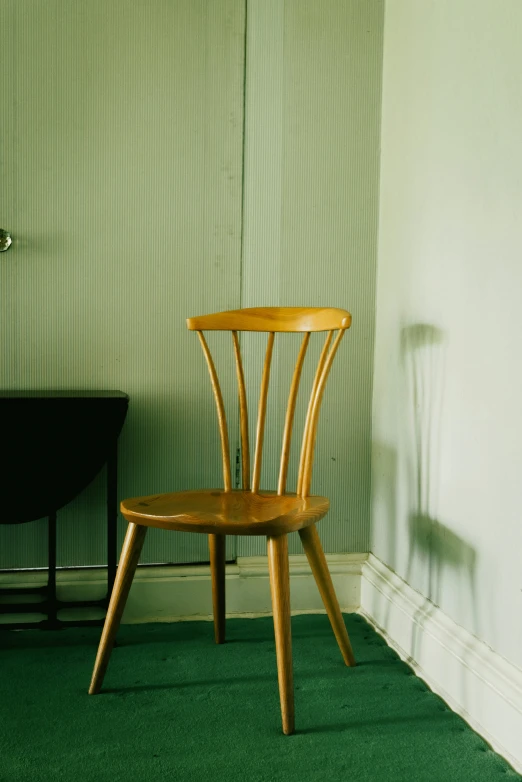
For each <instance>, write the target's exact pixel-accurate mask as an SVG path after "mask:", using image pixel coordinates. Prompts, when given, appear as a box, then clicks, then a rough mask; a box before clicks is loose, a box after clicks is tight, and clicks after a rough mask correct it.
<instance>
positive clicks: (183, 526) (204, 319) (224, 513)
mask: <svg viewBox="0 0 522 782" xmlns="http://www.w3.org/2000/svg"><path fill="white" fill-rule="evenodd" d="M350 323H351V315H350V314H349V313H348V312H346V311H345V310H340V309H327V308H319V307H305V308H300V307H266V308H257V309H254V308H253V309H242V310H235V311H230V312H219V313H216V314H213V315H203V316H201V317H196V318H189V319H188V320H187V326H188V328H189V329H190V330H192V331H196V332H197V335H198V337H199V340H200V342H201V346H202V348H203V353H204V355H205V359H206V362H207V365H208V370H209V373H210V379H211V383H212V388H213V391H214V397H215V401H216V406H217V413H218V419H219V428H220V433H221V447H222V459H223V477H224V490H218V489H213V490H210V489H208V490H204V491H186V492H179V493H173V494H161V495H155V496H149V497H137V498H134V499H130V500H124V501H123V502H122V503H121V512H122V514H123V516H124V517H125V519H127V521H128V522H129V526H128V529H127V534H126V537H125V542H124V544H123V549H122V553H121V558H120V563H119V567H118V572H117V576H116V582H115V584H114V589H113V591H112V595H111V600H110V605H109V609H108V612H107V617H106V620H105V625H104V628H103V632H102V637H101V641H100V646H99V649H98V655H97V657H96V662H95V665H94V672H93V676H92V681H91V686H90V689H89V693H90V694H95V693H98V692H99V690H100V688H101V685H102V682H103V677H104V675H105V671H106V669H107V665H108V662H109V657H110V654H111V651H112V647H113V644H114V639H115V636H116V632H117V630H118V626H119V624H120V620H121V616H122V613H123V609H124V607H125V602H126V600H127V596H128V594H129V589H130V586H131V583H132V579H133V576H134V572H135V570H136V566H137V564H138V560H139V557H140V552H141V549H142V546H143V542H144V539H145V533H146V532H147V528H148V527H161V528H163V529H169V530H184V531H186V532H199V533H204V534H207V535H208V539H209V548H210V566H211V574H212V602H213V610H214V633H215V640H216V643H223V642H224V640H225V536H226V535H266V537H267V541H268V565H269V572H270V589H271V595H272V606H273V614H274V630H275V642H276V655H277V673H278V679H279V694H280V699H281V713H282V722H283V732H284V733H285V734H291V733H293V732H294V689H293V671H292V641H291V630H290V582H289V570H288V539H287V536H288V533H289V532H295V531H296V530H297V531H298V532H299V535H300V537H301V541H302V543H303V547H304V550H305V553H306V556H307V558H308V561H309V563H310V567H311V569H312V572H313V574H314V577H315V580H316V582H317V586H318V587H319V591H320V593H321V597H322V600H323V602H324V605H325V608H326V611H327V614H328V617H329V619H330V622H331V625H332V628H333V631H334V634H335V637H336V639H337V643H338V644H339V648H340V650H341V654H342V656H343V659H344V661H345V663H346V665H355V659H354V656H353V652H352V648H351V645H350V641H349V638H348V633H347V632H346V627H345V624H344V620H343V616H342V614H341V610H340V608H339V604H338V602H337V597H336V595H335V592H334V588H333V584H332V579H331V576H330V573H329V571H328V566H327V564H326V560H325V556H324V553H323V550H322V547H321V543H320V540H319V535H318V533H317V529H316V527H315V522H316V521H319V519H321V518H322V517H323V516H324V515H325V514H326V513H327V512H328V508H329V501H328V499H327V498H326V497H318V496H313V495H310V483H311V477H312V462H313V454H314V446H315V439H316V432H317V420H318V416H319V408H320V405H321V400H322V397H323V392H324V388H325V384H326V380H327V378H328V374H329V372H330V368H331V366H332V362H333V359H334V356H335V353H336V351H337V348H338V347H339V344H340V342H341V339H342V338H343V335H344V332H345V331H346V329H348V328H349V326H350ZM203 330H213V331H230V332H231V333H232V342H233V348H234V353H235V360H236V370H237V380H238V388H239V405H240V429H241V452H242V479H243V489H242V490H238V489H233V488H232V479H231V470H230V453H229V443H228V432H227V424H226V418H225V410H224V405H223V398H222V395H221V389H220V386H219V381H218V378H217V373H216V369H215V366H214V362H213V360H212V356H211V353H210V350H209V348H208V345H207V342H206V340H205V337H204V335H203ZM336 330H337V335H336V336H335V338H333V337H334V331H336ZM238 331H263V332H267V333H268V343H267V348H266V357H265V362H264V367H263V375H262V380H261V391H260V396H259V408H258V419H257V431H256V443H255V451H254V466H253V471H252V481H251V482H250V451H249V443H248V413H247V402H246V389H245V379H244V374H243V365H242V361H241V353H240V348H239V340H238ZM316 331H327V332H328V334H327V336H326V341H325V343H324V347H323V349H322V352H321V355H320V358H319V362H318V366H317V370H316V373H315V378H314V381H313V386H312V392H311V395H310V400H309V403H308V411H307V415H306V421H305V426H304V434H303V441H302V448H301V457H300V463H299V473H298V478H297V490H296V492H295V493H290V492H287V491H286V479H287V471H288V461H289V454H290V440H291V435H292V426H293V419H294V412H295V405H296V398H297V392H298V388H299V381H300V377H301V370H302V368H303V362H304V358H305V354H306V350H307V347H308V343H309V341H310V334H311V332H316ZM276 332H302V333H303V340H302V343H301V347H300V350H299V354H298V357H297V363H296V365H295V370H294V373H293V377H292V382H291V386H290V393H289V398H288V406H287V410H286V419H285V425H284V432H283V444H282V453H281V463H280V470H279V481H278V486H277V491H270V492H268V491H263V492H261V491H260V490H259V483H260V477H261V456H262V451H263V435H264V428H265V415H266V403H267V393H268V383H269V377H270V364H271V358H272V349H273V346H274V337H275V333H276Z"/></svg>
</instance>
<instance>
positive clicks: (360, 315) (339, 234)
mask: <svg viewBox="0 0 522 782" xmlns="http://www.w3.org/2000/svg"><path fill="white" fill-rule="evenodd" d="M383 15H384V8H383V0H323V1H322V2H321V3H318V2H316V0H212V2H211V1H210V0H207V1H204V0H191V2H182V0H170V2H166V0H149V2H147V3H145V2H141V1H140V2H129V1H127V2H126V1H125V0H114V2H111V3H105V2H101V0H91V1H90V2H89V3H88V4H78V3H76V2H74V0H48V2H46V3H45V4H42V3H37V2H36V0H4V2H3V3H2V6H1V7H0V22H1V29H2V30H4V31H8V33H6V34H5V38H4V44H3V45H2V48H1V49H0V87H1V89H2V95H3V96H4V97H5V96H7V100H8V104H9V105H10V106H11V107H12V111H11V112H7V111H5V112H3V113H2V116H1V119H0V127H1V133H2V142H3V146H2V150H3V155H2V158H1V161H0V162H1V166H2V168H1V173H2V178H1V182H0V224H2V227H5V228H9V229H10V230H11V232H12V233H13V235H14V237H15V242H16V243H15V246H14V247H13V248H12V249H11V250H10V251H9V254H7V255H6V256H4V257H3V259H2V261H5V263H4V262H3V263H2V264H1V265H0V285H1V296H2V310H1V313H0V318H1V320H0V323H1V328H2V334H3V339H4V345H5V346H6V349H5V350H4V352H3V355H2V359H1V361H2V363H1V365H0V366H1V369H0V373H1V374H0V386H1V387H3V388H16V387H29V388H31V387H33V388H35V387H40V388H50V387H62V388H63V387H73V388H96V387H99V388H119V389H121V390H123V391H126V392H127V393H129V395H130V397H131V403H130V408H129V415H128V418H127V422H126V424H125V427H124V431H123V433H122V436H121V438H120V486H119V494H120V496H133V495H137V494H141V493H153V492H157V491H162V490H176V489H178V488H192V487H195V486H198V485H207V486H211V485H220V482H221V476H220V458H219V449H218V430H217V424H216V420H215V411H214V407H213V400H212V396H211V391H210V385H209V382H208V377H207V375H206V368H205V365H204V361H203V357H202V355H201V351H200V349H199V346H198V344H197V339H196V337H195V335H193V334H189V333H187V332H186V330H185V326H184V319H185V317H186V316H188V315H194V314H198V313H202V312H210V311H213V310H220V309H226V308H232V307H238V306H240V305H241V304H242V305H243V306H254V305H256V304H257V305H269V304H272V305H277V304H286V305H332V306H340V307H345V308H347V309H349V310H350V311H351V312H352V313H353V316H354V322H353V327H352V329H351V330H350V331H349V332H348V334H347V335H346V337H345V340H344V342H343V344H342V346H341V349H340V351H339V354H338V357H337V359H336V363H335V364H334V368H333V371H332V375H331V378H330V381H329V386H328V389H327V392H326V395H325V400H324V408H323V414H322V417H321V423H320V429H319V439H318V444H317V455H316V464H317V466H316V471H315V478H314V483H313V487H312V488H313V490H314V491H315V492H317V493H325V494H327V495H329V496H330V497H331V502H332V510H331V512H330V514H329V516H328V517H327V518H326V519H325V520H324V521H323V522H321V525H320V532H321V537H322V540H323V544H324V547H325V550H326V551H330V552H333V551H366V550H368V547H369V537H370V529H369V501H370V439H371V438H370V431H371V419H370V414H371V383H372V361H373V332H374V317H375V313H374V295H375V271H376V269H375V266H376V245H377V198H378V164H379V126H380V100H381V62H382V33H383ZM245 31H246V39H245ZM245 52H246V60H245ZM243 99H245V116H243ZM243 122H244V125H243ZM6 150H7V151H6ZM224 339H225V338H224V335H213V337H212V341H213V343H214V344H216V345H217V353H218V363H219V366H220V367H221V368H222V370H223V372H222V376H223V377H226V380H225V382H224V383H223V386H224V388H223V390H224V396H225V399H226V403H227V407H228V412H229V426H230V429H231V438H230V439H231V443H235V442H237V439H238V438H237V405H236V402H235V400H234V395H235V393H236V387H235V375H234V372H233V371H228V370H227V367H228V368H229V369H230V370H233V368H232V364H230V363H227V362H228V361H229V360H230V359H231V358H232V353H231V349H230V345H229V344H228V341H227V342H226V344H225V341H224ZM242 344H243V350H244V352H245V371H246V373H247V383H248V388H249V400H250V407H251V410H252V411H255V409H256V406H257V394H258V381H259V378H260V372H261V362H262V359H263V353H264V340H263V339H261V338H260V336H259V335H244V337H243V340H242ZM297 350H298V341H297V340H296V339H294V338H293V337H290V338H289V339H288V344H286V343H285V344H283V343H279V342H278V343H277V344H276V350H275V354H274V361H273V371H272V386H271V392H270V396H269V411H268V412H269V419H268V427H267V437H266V444H265V458H264V470H263V481H262V486H265V487H268V485H269V484H270V483H273V481H274V480H275V475H276V462H277V461H278V459H279V451H280V438H281V431H282V423H283V415H284V406H285V404H286V396H287V393H288V384H289V381H290V373H291V370H292V367H293V363H294V360H295V355H296V352H297ZM318 351H319V344H318V343H316V344H315V345H313V346H311V349H310V351H309V352H310V356H309V358H308V360H307V367H306V368H305V372H304V375H303V381H302V386H303V388H302V393H301V395H300V404H299V406H298V410H297V419H296V426H297V427H299V425H300V424H301V422H302V419H303V416H304V403H305V395H306V392H307V391H308V390H309V383H310V378H311V365H312V364H313V360H314V358H316V357H317V355H318ZM254 417H255V416H253V415H252V416H251V423H252V428H253V426H254V420H253V419H254ZM207 432H210V435H208V434H206V433H207ZM252 435H253V432H252ZM200 443H203V447H201V445H200ZM299 445H300V437H296V440H295V442H294V448H293V452H294V457H293V462H292V465H293V466H292V469H291V472H290V481H292V480H293V479H295V452H296V451H297V450H298V447H299ZM232 448H233V446H232ZM232 456H233V457H234V454H232ZM104 501H105V495H104V476H103V475H101V476H99V478H98V479H96V480H95V482H94V483H93V484H92V485H91V486H90V487H89V488H88V489H87V490H86V491H85V492H84V493H83V494H82V495H81V496H80V497H79V498H77V500H75V501H74V502H73V503H71V505H70V506H69V507H68V508H67V509H64V510H63V511H62V512H61V513H60V514H59V521H58V524H59V530H58V532H59V564H62V565H65V564H68V565H75V564H100V563H103V562H104V559H105V556H104V524H105V522H104V513H105V511H104ZM122 533H123V525H122V529H121V530H120V537H121V534H122ZM293 537H294V536H293ZM295 537H296V536H295ZM45 540H46V537H45V522H35V523H32V524H28V525H22V526H17V527H10V526H8V525H4V526H2V525H0V567H17V566H18V567H20V566H25V567H31V566H38V565H43V564H45ZM299 551H300V548H299V541H298V540H296V541H294V540H293V539H292V542H291V552H292V553H297V552H299ZM265 552H266V544H265V542H264V541H262V540H261V539H257V538H252V539H246V538H243V539H238V540H237V548H236V541H234V540H230V541H229V548H228V556H229V557H234V556H235V555H236V554H239V555H243V556H244V555H249V554H259V553H265ZM206 559H208V557H207V549H206V539H205V537H204V536H196V535H192V536H190V535H186V536H185V535H182V534H180V533H177V534H176V535H169V534H168V533H163V532H161V531H151V533H149V536H148V538H147V542H146V546H145V549H144V556H143V561H144V562H165V561H169V562H194V561H200V560H206Z"/></svg>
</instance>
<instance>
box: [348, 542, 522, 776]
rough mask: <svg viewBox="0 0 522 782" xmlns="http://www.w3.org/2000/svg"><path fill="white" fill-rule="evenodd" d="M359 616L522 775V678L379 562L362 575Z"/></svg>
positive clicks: (368, 565) (373, 562) (370, 564)
mask: <svg viewBox="0 0 522 782" xmlns="http://www.w3.org/2000/svg"><path fill="white" fill-rule="evenodd" d="M359 613H360V614H361V615H362V616H363V617H364V618H365V619H367V620H368V621H369V622H370V624H372V625H373V627H374V628H375V629H376V630H377V632H379V633H380V634H381V635H382V636H383V637H384V638H385V640H386V642H387V643H388V644H389V645H390V646H391V647H392V648H393V649H395V651H396V652H397V653H398V654H399V656H400V657H401V658H402V659H403V660H405V661H406V662H407V663H408V664H409V665H411V667H412V668H413V670H414V671H415V673H416V674H417V675H418V676H420V677H421V678H422V679H423V680H424V681H425V682H426V684H427V685H428V686H429V687H430V688H431V689H432V690H433V691H434V692H436V693H437V694H438V695H440V697H441V698H443V700H445V701H446V702H447V704H448V705H449V706H450V708H451V709H452V710H453V711H455V712H456V713H457V714H459V715H460V716H461V717H463V718H464V719H465V720H466V722H468V723H469V725H470V726H471V727H472V728H473V729H474V730H475V731H476V732H477V733H479V734H480V735H481V736H482V737H483V738H484V739H485V740H486V741H487V742H488V743H489V744H490V745H491V747H492V748H493V749H494V750H495V751H496V752H498V753H499V754H500V755H502V756H503V757H504V758H506V760H507V761H508V762H509V763H511V765H512V766H513V767H514V768H515V769H516V770H517V771H519V772H522V742H521V740H520V737H521V736H522V670H520V669H519V668H517V667H516V666H515V665H513V664H512V663H510V662H508V660H506V659H505V658H504V657H501V655H499V654H498V653H497V652H495V651H493V649H491V648H490V647H489V646H487V645H486V644H485V643H484V642H483V641H480V640H479V639H478V638H477V637H476V636H474V635H472V634H471V633H470V632H468V631H467V630H465V629H464V628H463V627H461V626H460V625H457V624H456V623H455V622H454V621H453V620H452V619H451V618H450V617H449V616H448V615H447V614H445V613H444V611H442V610H441V609H440V608H438V607H437V606H436V605H434V604H433V603H431V602H430V601H429V600H428V599H427V598H425V597H424V596H423V595H421V594H420V593H419V592H417V591H415V590H414V589H413V588H412V587H410V586H409V585H408V584H407V583H406V582H405V581H403V579H402V578H400V577H399V576H398V575H397V574H396V573H394V572H393V571H392V570H391V569H390V568H389V567H388V566H387V565H385V564H384V563H383V562H381V561H380V560H379V559H377V557H375V556H374V555H373V554H370V556H369V558H368V560H367V562H366V563H364V565H363V568H362V584H361V608H360V610H359Z"/></svg>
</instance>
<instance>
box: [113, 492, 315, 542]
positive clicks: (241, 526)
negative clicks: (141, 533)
mask: <svg viewBox="0 0 522 782" xmlns="http://www.w3.org/2000/svg"><path fill="white" fill-rule="evenodd" d="M329 506H330V503H329V501H328V499H327V498H326V497H318V496H311V497H306V498H303V497H298V496H297V495H295V494H285V495H282V496H279V495H277V494H276V493H275V492H260V493H257V494H253V493H252V492H250V491H239V490H235V491H228V492H227V491H223V490H220V489H207V490H205V491H183V492H176V493H172V494H155V495H151V496H149V497H134V498H133V499H129V500H124V501H123V502H122V503H121V506H120V507H121V512H122V515H123V516H124V517H125V518H126V519H127V521H131V522H133V523H134V524H141V525H145V526H147V527H162V528H164V529H176V530H183V531H185V532H202V533H206V534H216V533H217V534H223V535H282V534H285V533H288V532H295V531H296V530H299V529H302V528H303V527H308V526H310V525H311V524H314V523H315V522H316V521H319V519H321V518H322V517H323V516H324V515H325V514H326V513H327V512H328V508H329Z"/></svg>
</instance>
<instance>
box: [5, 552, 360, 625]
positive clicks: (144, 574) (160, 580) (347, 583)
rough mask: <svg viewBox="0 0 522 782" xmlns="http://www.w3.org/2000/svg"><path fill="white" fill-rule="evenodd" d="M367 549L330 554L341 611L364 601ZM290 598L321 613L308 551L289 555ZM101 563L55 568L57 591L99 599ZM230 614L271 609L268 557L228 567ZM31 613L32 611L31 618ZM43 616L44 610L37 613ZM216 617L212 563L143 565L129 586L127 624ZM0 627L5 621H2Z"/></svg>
mask: <svg viewBox="0 0 522 782" xmlns="http://www.w3.org/2000/svg"><path fill="white" fill-rule="evenodd" d="M367 556H368V555H367V554H330V555H327V556H326V560H327V562H328V567H329V569H330V573H331V574H332V580H333V582H334V587H335V590H336V593H337V597H338V600H339V604H340V606H341V608H342V610H343V611H346V612H353V611H356V610H357V609H358V607H359V605H360V601H361V570H362V565H363V563H364V562H365V561H366V559H367ZM289 559H290V599H291V610H292V613H294V614H295V613H322V612H324V607H323V603H322V601H321V597H320V595H319V592H318V589H317V586H316V583H315V581H314V578H313V576H312V572H311V570H310V567H309V565H308V562H307V560H306V557H305V556H304V555H301V556H290V558H289ZM106 579H107V573H106V570H105V569H103V568H100V569H92V570H90V569H85V568H78V569H77V570H62V571H58V573H57V594H58V598H59V599H61V600H95V599H98V598H101V597H103V595H104V594H105V591H106V583H107V582H106ZM45 582H46V572H45V571H32V572H28V571H25V572H12V573H3V574H0V586H2V587H9V586H11V587H15V586H16V587H24V586H30V585H32V586H36V585H38V584H44V583H45ZM226 603H227V616H228V617H236V616H237V617H245V618H248V617H254V616H263V615H268V614H271V612H272V605H271V599H270V584H269V577H268V559H267V557H266V556H265V557H239V558H238V560H237V563H236V564H233V565H227V566H226ZM79 612H82V613H81V615H82V616H87V613H88V615H89V616H100V615H103V612H102V611H101V610H100V611H99V610H97V609H76V608H74V609H63V610H62V611H61V612H60V617H61V618H63V619H67V618H72V617H73V616H75V615H78V614H79ZM3 616H4V621H32V618H31V619H29V617H28V615H27V614H25V615H23V614H17V615H16V616H13V615H12V614H11V615H7V614H4V615H3ZM32 616H33V615H31V617H32ZM34 616H35V618H36V619H37V618H41V615H40V616H38V615H34ZM191 619H199V620H202V619H204V620H211V619H212V589H211V583H210V566H208V565H196V566H183V565H182V566H170V567H158V566H155V567H146V566H145V567H139V568H138V569H137V571H136V575H135V577H134V581H133V584H132V587H131V591H130V594H129V598H128V601H127V605H126V608H125V612H124V614H123V619H122V621H123V623H127V624H133V623H138V622H176V621H187V620H191ZM0 626H1V625H0Z"/></svg>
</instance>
